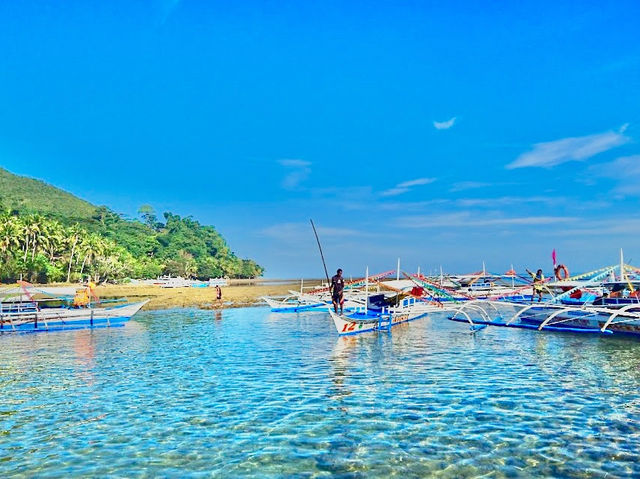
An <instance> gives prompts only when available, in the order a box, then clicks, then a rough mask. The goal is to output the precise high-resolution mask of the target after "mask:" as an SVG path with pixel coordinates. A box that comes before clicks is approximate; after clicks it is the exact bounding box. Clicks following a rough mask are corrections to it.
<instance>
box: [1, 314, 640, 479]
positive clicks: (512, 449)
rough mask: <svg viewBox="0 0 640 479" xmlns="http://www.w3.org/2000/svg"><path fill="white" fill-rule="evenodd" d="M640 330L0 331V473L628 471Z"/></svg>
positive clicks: (228, 318)
mask: <svg viewBox="0 0 640 479" xmlns="http://www.w3.org/2000/svg"><path fill="white" fill-rule="evenodd" d="M639 366H640V342H637V341H634V340H627V339H615V338H605V337H591V336H586V335H574V334H554V333H536V332H532V331H523V330H513V329H506V328H491V327H489V328H486V329H484V330H482V331H479V332H477V333H475V334H472V333H470V332H469V329H468V327H467V326H466V325H464V324H459V323H452V322H450V321H446V320H444V319H442V318H428V319H424V320H419V321H416V322H413V323H409V324H406V325H403V326H399V327H397V328H394V331H393V333H392V334H391V335H389V334H387V333H371V334H365V335H362V336H360V337H358V336H356V337H349V338H338V337H337V335H336V333H335V331H334V329H333V325H332V324H331V323H330V319H329V317H328V315H324V314H317V313H304V314H299V315H285V314H271V313H269V312H268V311H267V310H266V309H263V308H253V309H235V310H226V311H224V312H222V313H220V312H217V313H216V312H212V311H198V310H173V311H161V312H144V313H141V314H139V315H137V316H136V319H135V320H134V321H131V322H130V323H128V324H127V326H126V327H124V328H114V329H111V330H106V329H103V330H93V331H70V332H61V333H48V334H47V333H41V334H31V335H4V336H0V477H12V476H26V477H33V476H38V477H47V476H51V477H68V476H74V475H75V476H89V475H91V476H117V477H155V476H164V477H176V476H181V477H183V476H187V477H189V476H190V477H209V476H224V477H238V476H260V477H269V476H271V477H280V476H298V477H315V476H327V477H328V476H336V477H339V476H342V477H387V476H400V477H416V476H417V477H427V476H432V477H531V476H532V475H536V476H547V477H550V476H553V477H605V476H607V477H631V476H636V477H637V476H639V475H640V461H639V459H640V457H639V456H640V455H639V453H638V451H639V450H640V419H639V415H638V413H639V412H640V388H639V387H640V368H639Z"/></svg>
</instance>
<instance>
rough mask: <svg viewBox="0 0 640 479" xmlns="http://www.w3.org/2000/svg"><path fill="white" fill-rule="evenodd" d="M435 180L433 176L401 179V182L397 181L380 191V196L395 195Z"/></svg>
mask: <svg viewBox="0 0 640 479" xmlns="http://www.w3.org/2000/svg"><path fill="white" fill-rule="evenodd" d="M434 181H436V179H435V178H416V179H415V180H409V181H403V182H402V183H398V184H397V185H396V186H394V187H393V188H390V189H388V190H385V191H383V192H382V193H380V196H397V195H401V194H403V193H406V192H408V191H411V188H413V187H414V186H421V185H428V184H429V183H433V182H434Z"/></svg>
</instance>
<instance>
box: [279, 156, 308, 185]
mask: <svg viewBox="0 0 640 479" xmlns="http://www.w3.org/2000/svg"><path fill="white" fill-rule="evenodd" d="M278 163H280V164H281V165H282V166H284V167H285V168H287V170H289V173H287V175H286V176H285V177H284V179H283V180H282V187H283V188H285V189H287V190H295V189H297V188H298V187H299V186H300V184H301V183H302V182H303V181H304V180H306V179H307V178H308V177H309V175H310V174H311V162H309V161H304V160H280V161H278Z"/></svg>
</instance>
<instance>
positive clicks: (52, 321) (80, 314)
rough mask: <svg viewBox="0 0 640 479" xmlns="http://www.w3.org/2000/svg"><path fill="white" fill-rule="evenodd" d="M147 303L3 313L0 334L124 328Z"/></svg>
mask: <svg viewBox="0 0 640 479" xmlns="http://www.w3.org/2000/svg"><path fill="white" fill-rule="evenodd" d="M147 303H148V300H146V301H141V302H139V303H130V304H119V305H116V306H110V307H105V308H100V307H98V308H96V307H89V308H82V309H69V308H43V309H41V310H38V309H34V310H32V311H25V310H23V311H19V312H6V313H3V312H2V311H0V332H3V333H7V332H8V333H12V332H38V331H61V330H68V329H87V328H106V327H116V326H124V323H125V322H127V321H129V319H131V317H132V316H133V315H134V314H136V313H137V312H138V311H140V309H141V308H142V307H143V306H144V305H145V304H147Z"/></svg>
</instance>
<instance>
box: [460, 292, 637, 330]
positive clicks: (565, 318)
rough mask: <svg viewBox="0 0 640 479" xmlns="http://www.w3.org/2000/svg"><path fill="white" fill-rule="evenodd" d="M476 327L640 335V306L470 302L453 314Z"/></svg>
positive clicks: (462, 305) (461, 305)
mask: <svg viewBox="0 0 640 479" xmlns="http://www.w3.org/2000/svg"><path fill="white" fill-rule="evenodd" d="M449 319H450V320H452V321H459V322H464V323H468V324H469V325H470V326H471V328H472V329H479V327H482V326H489V325H490V326H503V327H511V328H521V329H532V330H537V331H556V332H559V331H564V332H573V333H591V334H608V335H609V334H615V335H627V336H629V335H631V336H635V337H640V305H638V304H627V305H624V306H622V307H615V308H614V307H606V306H597V305H589V304H585V305H581V306H574V305H566V304H562V303H529V304H527V303H509V302H505V301H483V300H478V301H468V302H466V303H462V304H460V306H459V307H458V308H457V310H456V311H455V313H454V314H453V315H452V316H450V317H449Z"/></svg>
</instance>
